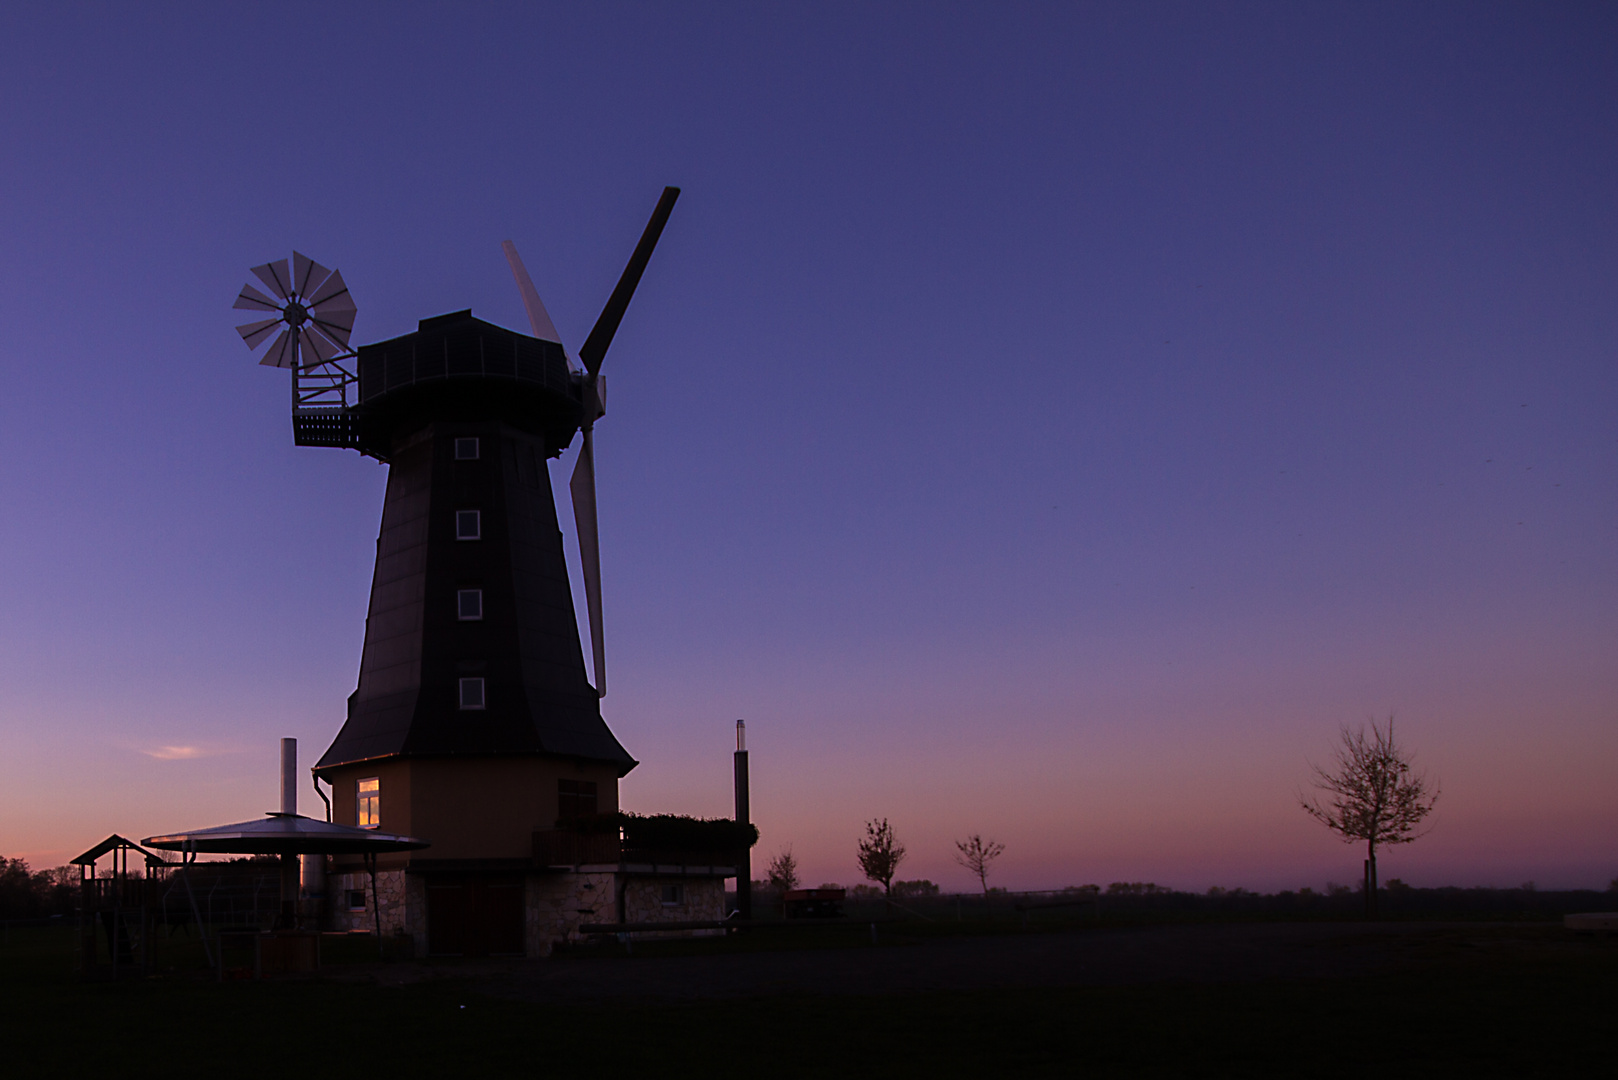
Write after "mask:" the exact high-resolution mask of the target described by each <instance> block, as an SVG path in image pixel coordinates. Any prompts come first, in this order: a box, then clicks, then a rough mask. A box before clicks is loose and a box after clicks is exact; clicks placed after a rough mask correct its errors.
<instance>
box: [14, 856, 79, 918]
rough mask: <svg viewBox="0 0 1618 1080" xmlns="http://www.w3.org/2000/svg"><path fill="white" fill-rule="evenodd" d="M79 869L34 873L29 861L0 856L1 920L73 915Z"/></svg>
mask: <svg viewBox="0 0 1618 1080" xmlns="http://www.w3.org/2000/svg"><path fill="white" fill-rule="evenodd" d="M78 898H79V868H78V867H76V866H58V867H55V868H54V869H51V870H30V869H29V868H28V861H27V860H26V859H8V858H6V857H5V856H3V855H0V919H42V918H48V917H49V916H52V915H67V914H70V913H71V912H72V911H73V910H74V908H75V907H77V905H78Z"/></svg>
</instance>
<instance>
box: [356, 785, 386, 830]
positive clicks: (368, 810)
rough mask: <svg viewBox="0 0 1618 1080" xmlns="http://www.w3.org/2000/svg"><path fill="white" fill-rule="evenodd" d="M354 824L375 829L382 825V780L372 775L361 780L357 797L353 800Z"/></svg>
mask: <svg viewBox="0 0 1618 1080" xmlns="http://www.w3.org/2000/svg"><path fill="white" fill-rule="evenodd" d="M354 824H356V825H358V826H359V827H360V828H362V829H375V828H379V827H380V826H381V825H382V781H381V779H380V778H379V777H375V776H372V777H370V778H368V779H365V780H361V781H360V784H359V792H358V797H357V798H356V799H355V800H354Z"/></svg>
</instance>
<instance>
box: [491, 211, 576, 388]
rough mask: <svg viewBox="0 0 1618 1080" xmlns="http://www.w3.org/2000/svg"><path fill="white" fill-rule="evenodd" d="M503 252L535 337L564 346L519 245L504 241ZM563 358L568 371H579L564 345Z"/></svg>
mask: <svg viewBox="0 0 1618 1080" xmlns="http://www.w3.org/2000/svg"><path fill="white" fill-rule="evenodd" d="M500 248H501V250H502V251H504V252H505V253H506V262H507V263H509V264H510V265H511V276H512V277H514V278H516V279H517V291H518V292H519V293H521V294H522V306H523V307H524V308H525V309H526V310H527V312H528V325H529V326H530V327H532V328H533V331H534V336H535V337H537V338H538V339H539V340H541V341H553V342H555V343H556V344H558V345H562V335H561V334H559V333H557V331H556V324H555V323H554V322H552V321H551V313H550V312H548V311H546V310H545V301H543V300H541V299H540V298H539V290H538V289H536V288H534V279H533V278H531V277H529V276H528V268H527V267H526V266H524V265H523V263H522V256H521V255H518V254H517V245H516V244H513V243H512V242H511V241H510V240H505V241H502V242H501V244H500ZM562 356H563V358H564V359H566V360H567V366H568V370H570V371H577V370H579V367H578V365H576V364H575V363H574V362H573V357H572V356H570V355H568V351H567V346H566V345H562Z"/></svg>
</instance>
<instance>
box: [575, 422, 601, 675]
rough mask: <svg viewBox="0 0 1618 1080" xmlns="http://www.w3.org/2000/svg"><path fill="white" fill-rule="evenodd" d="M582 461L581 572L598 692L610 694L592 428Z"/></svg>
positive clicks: (578, 510)
mask: <svg viewBox="0 0 1618 1080" xmlns="http://www.w3.org/2000/svg"><path fill="white" fill-rule="evenodd" d="M583 433H584V443H583V445H581V446H580V447H579V463H578V464H577V465H576V466H574V468H573V479H572V480H570V481H568V488H569V489H571V491H572V492H573V527H574V529H575V530H576V531H577V532H578V535H579V571H580V573H581V574H582V575H583V577H584V606H585V609H586V611H587V612H588V613H589V616H590V645H591V651H592V654H593V656H592V658H593V659H594V660H595V676H596V694H597V696H599V697H606V696H607V645H606V642H605V640H603V638H602V626H601V536H600V531H599V529H598V528H597V525H596V467H595V451H594V445H593V442H592V440H591V438H590V427H589V425H586V426H585V427H584V432H583Z"/></svg>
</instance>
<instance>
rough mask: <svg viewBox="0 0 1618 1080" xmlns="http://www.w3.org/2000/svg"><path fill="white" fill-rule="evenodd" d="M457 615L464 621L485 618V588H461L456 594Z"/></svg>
mask: <svg viewBox="0 0 1618 1080" xmlns="http://www.w3.org/2000/svg"><path fill="white" fill-rule="evenodd" d="M455 617H456V618H458V619H460V620H461V621H463V622H471V621H475V620H477V619H481V618H483V590H482V589H461V590H459V591H457V592H456V594H455Z"/></svg>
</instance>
